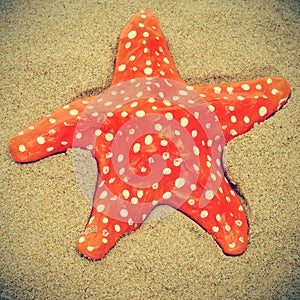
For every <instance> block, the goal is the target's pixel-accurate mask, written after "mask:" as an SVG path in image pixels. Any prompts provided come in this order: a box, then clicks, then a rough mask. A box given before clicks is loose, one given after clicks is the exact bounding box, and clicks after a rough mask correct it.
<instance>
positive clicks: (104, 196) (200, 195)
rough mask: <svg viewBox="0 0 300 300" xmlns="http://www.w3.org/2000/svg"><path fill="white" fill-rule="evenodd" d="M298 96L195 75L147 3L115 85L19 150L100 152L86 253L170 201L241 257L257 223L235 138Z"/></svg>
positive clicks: (275, 86) (49, 123)
mask: <svg viewBox="0 0 300 300" xmlns="http://www.w3.org/2000/svg"><path fill="white" fill-rule="evenodd" d="M289 95H290V88H289V85H288V83H287V82H286V80H285V79H283V78H280V77H268V78H259V79H254V80H249V81H243V82H235V83H228V84H218V85H210V86H198V85H189V84H187V83H185V82H184V81H183V79H181V77H180V76H179V74H178V72H177V70H176V67H175V64H174V61H173V59H172V57H171V55H170V53H169V50H168V47H167V43H166V40H165V38H164V37H163V35H162V32H161V29H160V26H159V23H158V20H157V17H156V16H155V15H154V14H153V13H152V12H150V11H148V10H143V11H141V12H139V13H137V14H136V15H134V16H133V17H132V18H131V19H130V21H129V22H128V24H127V25H126V26H125V28H124V29H123V30H122V32H121V35H120V38H119V44H118V52H117V56H116V62H115V69H114V75H113V79H112V83H111V86H110V88H109V89H107V90H106V91H104V92H103V93H101V94H99V95H96V96H92V97H85V98H82V99H77V100H74V101H72V102H71V103H69V104H67V105H65V106H63V107H62V108H60V109H58V110H56V111H54V112H53V113H51V114H50V115H48V116H47V117H45V118H43V119H42V120H40V121H38V122H37V123H35V124H33V125H31V126H29V127H26V128H24V129H23V130H22V131H21V132H19V133H18V134H17V135H16V136H14V137H13V138H12V139H11V140H10V143H9V148H10V152H11V155H12V158H13V159H14V160H15V161H17V162H31V161H36V160H39V159H42V158H44V157H47V156H49V155H53V154H56V153H61V152H65V151H66V150H67V149H68V148H82V149H85V150H89V151H91V153H92V155H93V157H94V158H95V159H96V161H97V167H98V178H97V184H96V187H95V193H94V196H93V206H92V212H91V215H90V218H89V221H88V222H87V225H86V228H85V231H84V233H83V234H82V236H81V237H80V238H79V241H78V243H77V247H78V250H79V251H80V252H81V253H82V254H83V255H84V256H86V257H89V258H91V259H94V260H97V259H100V258H102V257H104V256H105V255H106V254H107V253H108V251H109V250H110V249H111V248H112V247H113V246H114V245H115V244H116V243H117V241H118V240H119V239H120V238H121V237H122V236H123V235H125V234H128V233H130V232H132V231H135V230H136V229H138V228H139V227H140V226H141V224H142V223H143V222H144V221H145V220H146V219H147V217H148V216H149V214H150V213H151V211H152V210H153V209H154V208H155V207H157V206H158V205H162V204H164V205H169V206H172V207H174V208H176V209H177V210H179V211H181V212H183V213H184V214H186V215H187V216H188V217H190V218H191V219H192V220H194V221H195V222H196V223H197V224H199V225H200V226H201V227H202V228H203V229H205V230H206V231H207V232H208V233H209V234H211V235H212V236H213V238H214V239H215V240H216V242H217V243H218V244H219V246H220V247H221V249H222V250H223V252H224V253H225V254H228V255H239V254H242V253H243V252H244V251H245V250H246V248H247V244H248V221H247V217H246V212H245V210H244V207H243V204H242V202H241V200H240V198H239V196H238V194H237V192H235V191H234V189H233V188H232V187H231V184H230V181H229V179H227V178H226V176H225V175H224V170H223V166H222V153H223V150H224V147H225V145H226V144H227V143H228V142H229V141H230V140H232V139H233V138H235V137H237V136H239V135H241V134H243V133H245V132H247V131H249V130H250V129H251V128H252V127H253V126H254V125H256V124H258V123H260V122H262V121H264V120H266V119H267V118H268V117H270V116H271V115H273V114H274V112H276V111H277V110H278V109H280V108H281V107H282V106H283V105H284V104H285V103H286V102H287V99H288V97H289Z"/></svg>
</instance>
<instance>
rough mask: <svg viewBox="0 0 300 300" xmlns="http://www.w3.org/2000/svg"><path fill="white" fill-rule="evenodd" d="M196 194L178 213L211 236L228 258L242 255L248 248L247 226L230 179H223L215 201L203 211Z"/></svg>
mask: <svg viewBox="0 0 300 300" xmlns="http://www.w3.org/2000/svg"><path fill="white" fill-rule="evenodd" d="M200 190H201V188H199V190H198V191H197V192H196V193H195V194H197V193H199V191H200ZM195 194H194V195H193V194H192V195H191V196H190V197H189V199H188V200H187V201H185V202H184V203H183V205H182V206H181V207H180V208H179V210H180V211H182V212H183V213H185V214H186V215H188V216H189V217H190V218H191V219H193V220H194V221H195V222H196V223H198V224H199V225H200V226H201V227H203V228H204V229H205V230H206V231H207V232H208V233H209V234H211V235H212V236H213V237H214V238H215V239H216V241H217V243H218V244H219V245H220V247H221V248H222V250H223V252H224V253H225V254H228V255H239V254H242V253H243V252H244V251H245V250H246V248H247V241H248V222H247V218H246V213H245V211H244V208H243V206H242V203H241V200H240V199H239V197H238V195H237V194H236V193H235V192H234V191H233V190H232V189H231V187H230V185H229V183H228V181H227V179H226V178H225V177H224V178H223V180H222V183H221V185H220V187H219V189H218V191H217V192H216V193H215V195H214V198H213V199H212V200H211V201H210V202H209V203H208V204H207V205H206V206H205V207H203V208H200V206H199V201H197V200H196V199H197V197H194V196H195ZM198 199H199V197H198Z"/></svg>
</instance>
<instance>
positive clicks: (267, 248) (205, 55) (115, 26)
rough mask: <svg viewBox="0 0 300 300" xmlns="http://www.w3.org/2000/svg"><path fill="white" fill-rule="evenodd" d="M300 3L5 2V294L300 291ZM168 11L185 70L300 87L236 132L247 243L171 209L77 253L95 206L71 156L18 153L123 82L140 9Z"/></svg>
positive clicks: (259, 294)
mask: <svg viewBox="0 0 300 300" xmlns="http://www.w3.org/2000/svg"><path fill="white" fill-rule="evenodd" d="M299 3H300V2H299V1H291V0H289V1H279V0H267V1H260V0H251V1H230V0H227V1H225V0H224V1H211V0H204V1H192V0H186V1H158V0H157V1H156V0H153V1H144V0H141V1H134V0H126V1H125V0H124V1H123V0H122V1H96V0H95V1H83V0H77V1H72V0H66V1H62V0H54V1H40V0H29V1H1V2H0V7H1V15H0V16H1V18H0V20H1V103H2V105H1V106H2V109H1V115H0V121H1V131H0V134H1V135H0V136H1V144H0V145H1V152H0V159H1V174H0V182H1V189H0V195H1V197H0V198H1V231H0V249H1V262H0V269H1V271H0V289H1V294H0V295H1V296H0V298H1V299H300V291H299V286H300V282H299V281H300V280H299V278H300V276H299V173H300V171H299V170H300V169H299V116H300V112H299V99H300V87H299V85H300V84H299V82H300V76H299V75H300V74H299V70H300V68H299V61H300V59H299V49H300V48H299V47H300V45H299V41H300V38H299V35H300V13H299V10H300V4H299ZM144 8H148V9H150V10H152V11H153V12H154V13H155V14H156V15H157V16H158V18H159V21H160V24H161V27H162V31H163V34H164V36H165V37H166V39H167V41H168V45H169V48H170V52H171V54H172V56H173V58H174V61H175V64H176V66H177V68H178V71H179V73H180V75H181V76H182V78H183V79H184V80H185V81H187V82H189V83H191V84H199V85H201V84H203V85H205V84H209V83H210V84H218V83H224V82H229V81H230V82H232V81H241V80H246V79H253V78H258V77H265V76H281V77H284V78H286V79H287V81H288V82H289V84H290V86H291V89H292V94H291V97H290V99H289V101H288V104H287V105H286V106H284V108H283V109H282V110H280V111H279V112H277V113H276V114H275V115H274V116H273V117H272V118H270V119H268V120H267V121H266V122H264V123H262V124H260V125H259V126H256V127H255V128H254V129H252V130H251V131H249V132H248V133H246V134H244V135H242V136H240V137H238V138H236V139H234V140H233V141H232V142H230V143H229V145H228V147H227V149H226V164H225V168H226V170H227V172H228V174H229V176H230V178H231V180H232V181H233V182H235V183H236V184H238V188H239V190H240V191H241V192H242V193H243V195H244V196H245V198H246V199H247V203H248V207H249V208H248V210H247V213H248V219H249V224H250V232H249V240H250V243H249V246H248V249H247V251H246V252H245V253H244V254H243V255H240V256H238V257H231V256H226V255H224V253H223V252H222V250H221V249H220V248H219V246H218V245H217V244H216V243H215V242H214V241H213V239H212V237H211V236H210V235H208V234H207V233H206V232H205V231H204V230H203V229H202V228H200V227H199V226H197V225H196V224H195V223H194V222H193V221H192V220H190V219H189V218H187V217H186V216H184V215H183V214H181V213H180V212H177V211H174V212H173V213H170V214H168V215H167V216H165V217H164V218H162V219H160V220H158V221H155V222H154V221H153V222H147V223H145V224H143V225H142V227H141V228H140V229H139V230H137V231H136V232H134V233H133V234H130V235H128V236H126V237H124V238H122V239H121V240H120V241H119V242H118V243H117V245H116V246H115V247H114V248H113V249H112V250H111V251H110V252H109V254H108V255H107V256H106V257H105V258H104V259H102V260H100V261H96V262H94V261H91V260H88V259H86V258H84V257H82V256H81V255H80V254H79V253H78V251H77V250H76V242H77V239H78V238H79V237H80V235H81V233H82V231H83V230H84V226H85V224H86V221H87V219H88V216H89V214H90V210H91V203H90V202H88V201H87V200H86V199H85V197H84V195H83V194H82V192H81V190H80V187H79V185H78V183H77V181H76V174H75V173H74V168H73V162H72V152H71V151H68V152H67V153H63V154H59V155H55V156H51V157H48V158H46V159H43V160H40V161H38V162H35V163H28V164H19V163H16V162H14V161H13V160H12V159H11V156H10V153H9V150H8V143H9V139H10V138H11V137H12V136H13V135H15V134H16V133H17V132H18V131H20V130H21V129H22V128H23V127H25V126H28V125H30V124H31V123H34V122H35V121H37V120H39V119H40V118H42V117H44V116H45V115H47V114H49V113H50V112H51V111H53V110H55V109H56V108H59V107H61V106H63V105H64V104H67V103H68V102H70V101H71V100H73V99H74V98H76V97H79V96H80V95H82V94H87V93H88V92H86V91H90V90H93V89H94V90H99V91H100V90H102V89H105V88H107V87H108V86H109V84H110V82H111V78H112V72H113V67H114V59H115V55H116V49H117V41H118V36H119V34H120V31H121V30H122V28H123V27H124V26H125V24H126V23H127V21H128V20H129V18H130V17H131V16H132V15H133V14H135V13H136V12H137V11H139V10H141V9H144Z"/></svg>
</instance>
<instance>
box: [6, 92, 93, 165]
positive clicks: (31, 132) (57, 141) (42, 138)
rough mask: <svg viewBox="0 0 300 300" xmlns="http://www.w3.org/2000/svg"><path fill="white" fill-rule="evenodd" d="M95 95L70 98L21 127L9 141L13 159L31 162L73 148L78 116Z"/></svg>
mask: <svg viewBox="0 0 300 300" xmlns="http://www.w3.org/2000/svg"><path fill="white" fill-rule="evenodd" d="M95 97H96V96H93V97H88V98H82V99H78V100H75V101H72V102H71V103H69V104H67V105H65V106H64V107H62V108H60V109H58V110H56V111H54V112H53V113H51V114H50V115H49V116H47V117H45V118H43V119H41V120H40V121H38V122H36V123H35V124H33V125H31V126H29V127H26V128H24V129H23V130H22V131H20V132H19V133H18V134H17V135H15V136H14V137H12V138H11V140H10V143H9V149H10V152H11V155H12V158H13V159H14V160H15V161H17V162H31V161H36V160H39V159H42V158H44V157H47V156H49V155H52V154H55V153H61V152H64V151H66V150H67V149H68V148H70V147H72V139H73V134H74V130H75V128H76V124H77V122H78V119H79V116H80V114H81V113H82V111H83V110H84V109H85V108H86V107H87V105H88V104H89V103H90V102H91V101H92V100H93V99H95Z"/></svg>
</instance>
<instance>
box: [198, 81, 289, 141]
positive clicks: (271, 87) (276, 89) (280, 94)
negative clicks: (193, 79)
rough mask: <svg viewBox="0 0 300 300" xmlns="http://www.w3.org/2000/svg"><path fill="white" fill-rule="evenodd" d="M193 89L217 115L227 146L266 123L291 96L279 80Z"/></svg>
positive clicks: (286, 84)
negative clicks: (255, 126)
mask: <svg viewBox="0 0 300 300" xmlns="http://www.w3.org/2000/svg"><path fill="white" fill-rule="evenodd" d="M194 88H195V90H196V91H197V92H198V93H199V94H200V96H202V97H203V98H204V99H205V100H206V101H207V103H208V104H209V105H210V106H209V108H210V109H211V110H212V111H214V113H215V114H216V115H217V117H218V119H219V121H220V124H221V126H222V129H223V131H224V136H225V139H226V141H227V142H228V141H230V140H231V139H233V138H234V137H235V136H238V135H240V134H243V133H245V132H247V131H249V130H250V129H251V128H252V127H253V126H254V125H255V124H258V123H260V122H263V121H264V120H266V119H267V118H268V117H270V116H271V115H272V114H274V113H275V112H276V111H277V110H279V109H280V108H281V107H282V106H283V105H284V104H285V103H286V102H287V99H288V97H289V95H290V87H289V85H288V83H287V81H286V80H285V79H284V78H280V77H268V78H260V79H254V80H249V81H243V82H235V83H229V84H221V85H212V86H194Z"/></svg>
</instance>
